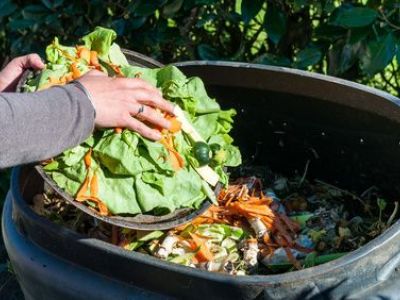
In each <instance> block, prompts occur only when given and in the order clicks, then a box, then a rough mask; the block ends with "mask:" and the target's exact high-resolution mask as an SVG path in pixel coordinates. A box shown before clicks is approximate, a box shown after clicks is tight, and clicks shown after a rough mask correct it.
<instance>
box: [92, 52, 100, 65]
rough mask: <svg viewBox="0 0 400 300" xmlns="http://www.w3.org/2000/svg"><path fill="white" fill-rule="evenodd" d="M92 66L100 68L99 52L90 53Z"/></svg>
mask: <svg viewBox="0 0 400 300" xmlns="http://www.w3.org/2000/svg"><path fill="white" fill-rule="evenodd" d="M90 64H91V65H92V66H98V65H100V64H99V59H98V57H97V52H96V51H90Z"/></svg>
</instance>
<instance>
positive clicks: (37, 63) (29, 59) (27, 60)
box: [14, 53, 44, 70]
mask: <svg viewBox="0 0 400 300" xmlns="http://www.w3.org/2000/svg"><path fill="white" fill-rule="evenodd" d="M14 63H15V66H16V67H17V68H20V69H22V70H26V69H30V68H32V69H34V70H41V69H43V68H44V63H43V61H42V59H41V58H40V56H39V55H37V54H35V53H32V54H28V55H25V56H20V57H17V58H16V59H15V60H14Z"/></svg>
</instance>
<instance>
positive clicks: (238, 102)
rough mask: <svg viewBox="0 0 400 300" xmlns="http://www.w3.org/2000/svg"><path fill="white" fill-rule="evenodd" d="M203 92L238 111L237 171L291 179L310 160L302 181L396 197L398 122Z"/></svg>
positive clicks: (264, 97) (278, 99)
mask: <svg viewBox="0 0 400 300" xmlns="http://www.w3.org/2000/svg"><path fill="white" fill-rule="evenodd" d="M207 90H208V92H209V94H210V95H211V96H213V97H215V98H216V99H218V101H219V102H220V104H221V105H222V107H223V108H230V107H234V108H235V109H236V110H237V112H238V115H237V116H236V118H235V126H234V129H233V132H232V135H233V137H234V139H235V143H236V144H237V145H238V146H239V147H240V149H241V152H242V157H243V158H244V164H243V167H244V168H242V169H246V166H267V167H269V168H270V169H271V170H272V171H273V172H278V173H281V174H282V175H284V176H292V175H294V174H295V173H296V172H297V173H299V174H302V173H303V172H304V169H305V165H306V162H307V160H309V161H310V164H309V167H308V172H307V179H315V178H318V179H321V180H324V181H326V182H329V183H332V184H336V185H337V186H339V187H341V188H345V189H349V190H352V191H355V192H358V193H361V192H362V191H363V190H365V189H367V188H368V187H371V186H372V185H375V186H377V187H379V189H380V190H381V191H382V192H383V193H384V194H385V196H387V197H388V198H391V199H393V198H395V197H396V196H398V195H399V184H398V183H399V175H398V170H399V167H400V163H399V160H398V157H399V156H398V154H399V151H400V135H399V133H400V130H399V129H400V124H399V123H397V122H394V121H392V120H390V119H389V118H385V117H383V116H379V115H377V114H374V113H371V112H367V111H364V110H359V109H355V108H352V107H347V106H345V105H341V104H337V103H332V102H327V101H323V100H319V99H313V98H310V97H305V96H299V95H293V94H289V93H282V92H275V91H265V90H255V89H246V88H238V87H231V86H230V87H224V86H217V85H212V86H207ZM382 101H384V100H382ZM244 173H246V172H244ZM242 174H243V172H242ZM236 175H238V174H237V172H236ZM239 175H240V172H239Z"/></svg>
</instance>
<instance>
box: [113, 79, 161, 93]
mask: <svg viewBox="0 0 400 300" xmlns="http://www.w3.org/2000/svg"><path fill="white" fill-rule="evenodd" d="M114 80H115V81H117V82H118V84H120V85H121V86H123V87H125V88H128V89H147V90H149V91H152V92H154V93H156V94H159V95H161V92H160V91H159V90H158V89H157V88H156V87H154V86H153V85H151V84H150V83H148V82H147V81H145V80H143V79H140V78H114Z"/></svg>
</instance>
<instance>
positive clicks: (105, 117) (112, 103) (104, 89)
mask: <svg viewBox="0 0 400 300" xmlns="http://www.w3.org/2000/svg"><path fill="white" fill-rule="evenodd" d="M79 82H80V83H81V84H83V86H84V87H85V88H86V89H87V90H88V91H89V93H90V94H91V96H92V103H93V106H94V108H95V110H96V119H95V123H96V126H97V127H123V128H129V129H130V130H133V131H136V132H138V133H139V134H141V135H142V136H144V137H147V138H149V139H152V140H159V139H160V138H161V133H160V132H159V131H158V130H155V129H152V128H150V127H149V126H147V125H146V123H147V124H153V125H155V126H156V127H161V128H166V129H169V127H170V122H169V121H168V120H166V119H165V118H164V117H163V115H162V114H161V113H160V112H159V111H157V110H156V109H157V108H158V109H160V110H162V111H164V112H168V113H170V114H173V110H174V106H173V105H172V104H171V103H170V102H168V101H166V100H165V99H163V97H162V95H161V92H160V91H159V90H157V89H156V88H155V87H153V86H152V85H151V84H149V83H147V82H146V81H144V80H142V79H139V78H110V77H108V76H107V75H105V74H104V73H102V72H99V71H90V72H88V73H87V74H85V75H84V76H82V77H81V78H80V79H79Z"/></svg>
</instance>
